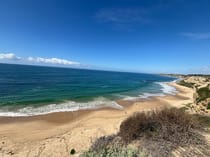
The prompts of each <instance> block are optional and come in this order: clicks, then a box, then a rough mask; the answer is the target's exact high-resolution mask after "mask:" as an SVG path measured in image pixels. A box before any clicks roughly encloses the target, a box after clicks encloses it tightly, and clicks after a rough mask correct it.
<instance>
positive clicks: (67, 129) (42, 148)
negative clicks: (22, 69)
mask: <svg viewBox="0 0 210 157" xmlns="http://www.w3.org/2000/svg"><path fill="white" fill-rule="evenodd" d="M169 84H170V85H172V86H174V87H175V88H176V89H177V93H176V94H175V95H166V96H162V97H152V98H150V99H141V100H139V101H119V102H118V103H119V104H120V105H122V106H123V107H124V109H122V110H117V109H111V108H103V109H97V110H85V111H76V112H60V113H51V114H47V115H40V116H32V117H16V118H14V117H0V156H2V157H7V156H11V155H12V156H15V157H25V156H27V157H35V156H36V157H38V156H44V157H46V156H50V157H60V156H62V157H69V156H70V154H69V152H70V150H71V149H72V148H74V149H75V150H76V155H75V156H77V155H78V154H79V153H80V152H82V151H84V150H87V149H88V147H89V146H90V144H91V142H92V141H93V140H94V139H95V138H97V137H100V136H103V135H110V134H115V133H117V131H118V129H119V126H120V124H121V122H122V121H123V120H124V119H125V118H127V117H128V116H129V115H131V114H133V113H134V112H142V111H148V110H154V109H161V108H163V107H171V106H174V107H182V106H183V104H187V103H190V102H192V101H193V90H192V89H190V88H187V87H183V86H180V85H177V84H176V83H169Z"/></svg>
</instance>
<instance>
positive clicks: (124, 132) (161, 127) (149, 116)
mask: <svg viewBox="0 0 210 157" xmlns="http://www.w3.org/2000/svg"><path fill="white" fill-rule="evenodd" d="M195 127H196V124H195V122H194V121H193V118H192V117H191V115H189V114H187V113H185V112H184V111H183V110H180V109H176V108H170V109H167V108H166V109H163V110H161V111H151V112H147V113H144V112H143V113H135V114H134V115H132V116H131V117H129V118H127V119H126V120H125V121H123V122H122V123H121V126H120V131H119V133H118V135H119V136H120V137H121V138H122V140H123V141H124V142H125V143H130V142H131V141H133V140H136V139H138V138H140V137H148V138H162V139H164V140H168V141H171V142H174V143H177V144H179V143H183V142H184V143H186V142H188V141H189V140H190V139H191V138H190V137H192V129H193V128H195Z"/></svg>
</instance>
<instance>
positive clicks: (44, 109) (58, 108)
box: [0, 97, 123, 117]
mask: <svg viewBox="0 0 210 157" xmlns="http://www.w3.org/2000/svg"><path fill="white" fill-rule="evenodd" d="M102 107H111V108H116V109H122V108H123V107H122V106H120V105H119V104H117V103H116V102H115V101H111V100H108V99H106V98H104V97H99V98H96V99H94V100H93V101H89V102H75V101H67V102H65V103H61V104H50V105H45V106H40V107H25V108H21V109H18V110H16V111H12V112H11V111H5V110H4V111H2V110H0V116H10V117H20V116H34V115H43V114H48V113H55V112H69V111H78V110H85V109H98V108H102Z"/></svg>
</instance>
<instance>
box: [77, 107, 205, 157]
mask: <svg viewBox="0 0 210 157" xmlns="http://www.w3.org/2000/svg"><path fill="white" fill-rule="evenodd" d="M200 121H202V122H203V123H204V124H206V123H209V119H207V118H206V117H199V116H196V118H195V116H194V115H191V114H188V113H187V112H185V111H184V110H181V109H177V108H170V109H168V108H165V109H163V110H155V111H149V112H139V113H134V114H133V115H132V116H130V117H128V118H127V119H125V120H124V121H123V122H122V123H121V125H120V129H119V132H118V133H117V134H115V135H110V136H103V137H100V138H98V139H96V141H95V142H94V143H93V144H92V146H91V147H90V149H89V150H88V151H86V152H84V153H82V154H81V155H80V157H111V156H114V157H121V156H122V157H143V156H162V157H166V156H171V153H172V151H173V150H175V149H177V148H178V147H183V148H185V149H186V152H188V153H189V152H191V151H193V150H191V149H190V148H189V149H188V147H189V146H190V147H196V148H198V149H199V150H200V151H202V154H206V155H207V154H208V152H206V150H208V149H207V148H208V146H207V144H206V142H205V140H204V138H203V136H202V135H201V134H199V131H198V130H201V128H202V127H201V125H200V124H199V122H200ZM186 152H185V153H186ZM208 155H209V154H208ZM208 155H207V156H208ZM186 156H190V154H188V155H187V154H186Z"/></svg>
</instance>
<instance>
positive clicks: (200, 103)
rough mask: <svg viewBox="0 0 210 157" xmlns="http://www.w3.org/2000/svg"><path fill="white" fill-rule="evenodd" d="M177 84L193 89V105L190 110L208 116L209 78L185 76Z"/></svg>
mask: <svg viewBox="0 0 210 157" xmlns="http://www.w3.org/2000/svg"><path fill="white" fill-rule="evenodd" d="M179 84H181V85H184V86H187V87H190V88H193V89H194V95H193V97H194V103H193V104H190V108H191V109H192V110H193V111H194V112H196V113H200V114H207V115H210V77H209V76H186V77H185V78H184V79H183V80H181V81H180V82H179Z"/></svg>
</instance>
